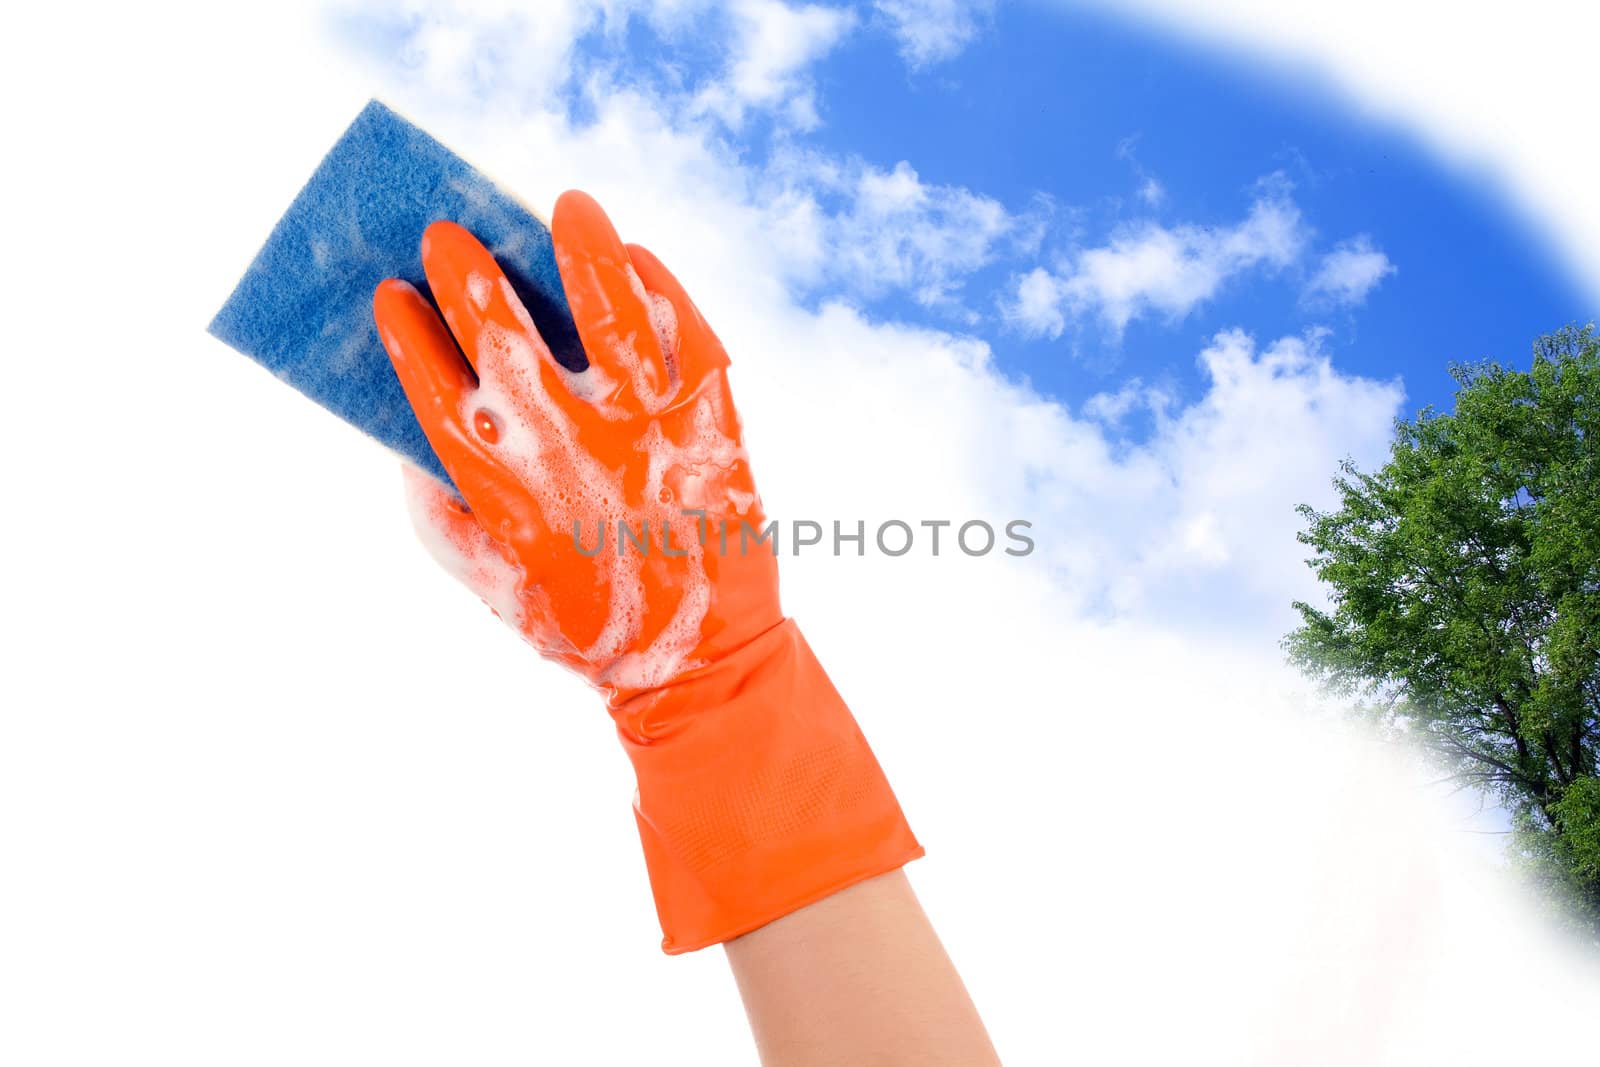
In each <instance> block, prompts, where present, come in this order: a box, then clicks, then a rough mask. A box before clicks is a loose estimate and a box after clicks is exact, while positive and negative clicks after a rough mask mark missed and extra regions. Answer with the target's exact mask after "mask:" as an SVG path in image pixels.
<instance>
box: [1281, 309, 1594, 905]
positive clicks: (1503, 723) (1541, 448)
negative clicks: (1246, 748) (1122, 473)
mask: <svg viewBox="0 0 1600 1067" xmlns="http://www.w3.org/2000/svg"><path fill="white" fill-rule="evenodd" d="M1451 373H1452V375H1453V376H1454V378H1455V380H1456V382H1457V385H1458V390H1457V392H1456V397H1455V411H1454V412H1453V413H1448V414H1445V413H1440V412H1436V411H1434V410H1433V409H1431V408H1430V409H1427V410H1424V411H1423V412H1421V413H1420V414H1419V415H1418V417H1417V418H1416V419H1415V420H1413V421H1409V422H1407V421H1401V422H1399V423H1397V425H1396V433H1395V440H1394V443H1393V445H1392V447H1391V451H1390V455H1389V459H1388V462H1386V463H1385V464H1384V465H1383V466H1382V467H1381V468H1380V469H1378V470H1377V471H1374V472H1371V473H1366V472H1363V471H1360V470H1358V469H1357V468H1356V467H1355V466H1354V465H1353V464H1350V463H1348V462H1347V463H1345V464H1344V465H1343V466H1342V467H1341V473H1340V475H1339V476H1338V477H1337V478H1335V480H1334V486H1335V488H1336V489H1337V490H1338V494H1339V506H1338V507H1337V508H1335V509H1334V510H1331V511H1327V512H1322V511H1317V510H1315V509H1313V508H1310V507H1302V508H1301V509H1300V513H1301V515H1302V516H1303V517H1304V519H1305V520H1306V528H1305V529H1304V530H1303V532H1302V533H1301V534H1300V540H1301V542H1302V543H1304V544H1306V545H1309V546H1310V547H1311V549H1312V551H1313V556H1312V558H1311V559H1309V560H1308V561H1307V562H1308V563H1309V564H1310V566H1311V567H1312V569H1313V570H1315V571H1316V573H1317V576H1318V577H1319V578H1320V579H1321V580H1322V581H1323V582H1324V583H1325V586H1326V588H1327V591H1328V596H1329V604H1328V606H1327V608H1325V609H1324V608H1320V607H1316V606H1313V605H1310V604H1305V603H1297V604H1296V605H1295V606H1296V608H1297V609H1298V610H1299V612H1300V614H1301V617H1302V619H1303V625H1301V626H1300V627H1299V628H1297V629H1296V630H1294V631H1293V632H1292V633H1291V634H1289V636H1288V637H1287V638H1286V639H1285V646H1286V648H1287V649H1288V651H1289V653H1290V655H1291V657H1292V659H1293V660H1294V661H1295V662H1296V663H1297V664H1299V665H1300V666H1301V667H1302V669H1304V670H1306V671H1307V672H1308V673H1310V674H1311V675H1313V676H1314V677H1317V678H1319V679H1320V680H1322V681H1323V682H1324V683H1326V684H1328V685H1329V686H1331V687H1333V688H1334V689H1336V690H1339V691H1341V692H1343V693H1345V694H1347V695H1351V696H1354V697H1355V698H1356V699H1357V704H1358V706H1359V707H1362V708H1364V709H1366V710H1367V711H1368V712H1369V713H1370V714H1371V715H1373V716H1374V717H1375V718H1377V719H1378V720H1379V721H1380V722H1382V723H1384V724H1385V725H1387V726H1389V727H1392V728H1393V729H1395V730H1397V731H1400V732H1403V733H1405V734H1407V735H1409V736H1411V737H1413V738H1415V739H1416V740H1418V741H1419V742H1421V743H1422V744H1423V745H1424V746H1426V747H1427V748H1428V749H1429V750H1431V751H1432V752H1433V753H1434V754H1435V755H1436V756H1437V757H1438V759H1440V760H1441V761H1443V763H1444V764H1445V765H1446V766H1447V767H1448V768H1449V770H1450V771H1451V772H1452V774H1453V775H1454V776H1455V777H1456V778H1457V779H1459V780H1460V781H1462V782H1464V783H1468V784H1471V785H1476V786H1478V787H1481V788H1482V789H1484V790H1486V791H1488V792H1490V793H1492V794H1493V795H1495V796H1496V797H1497V798H1499V799H1500V800H1502V801H1503V802H1504V803H1506V804H1507V805H1508V806H1509V807H1510V808H1511V809H1512V810H1513V811H1514V812H1515V813H1516V824H1517V828H1518V832H1517V837H1516V839H1515V840H1516V842H1517V847H1518V849H1519V852H1520V854H1521V855H1522V856H1523V858H1524V859H1525V860H1526V861H1527V862H1528V863H1529V865H1530V867H1531V868H1532V869H1533V870H1534V871H1535V872H1536V874H1537V875H1538V877H1539V879H1540V881H1541V882H1542V883H1543V884H1545V885H1546V886H1547V887H1548V888H1549V889H1550V890H1551V891H1552V892H1553V893H1558V894H1560V895H1561V896H1562V897H1564V898H1565V899H1567V900H1569V901H1571V902H1573V903H1575V904H1576V906H1577V911H1576V914H1578V915H1579V916H1580V919H1581V921H1582V922H1583V923H1584V924H1585V925H1586V926H1587V927H1588V928H1589V930H1590V931H1591V932H1592V933H1593V934H1594V935H1595V936H1597V937H1600V777H1597V770H1596V756H1597V749H1600V443H1597V437H1596V434H1597V431H1600V339H1597V338H1596V336H1595V333H1594V328H1593V326H1590V327H1587V328H1584V329H1576V328H1571V327H1569V328H1567V329H1564V330H1561V331H1559V332H1557V333H1555V334H1551V335H1548V336H1545V337H1542V338H1540V339H1539V340H1538V341H1537V342H1535V344H1534V360H1533V365H1532V367H1531V369H1529V370H1527V371H1519V370H1515V369H1512V368H1508V367H1505V366H1501V365H1500V364H1498V363H1492V362H1491V363H1481V364H1473V365H1463V366H1456V367H1453V368H1452V369H1451Z"/></svg>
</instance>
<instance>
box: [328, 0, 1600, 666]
mask: <svg viewBox="0 0 1600 1067" xmlns="http://www.w3.org/2000/svg"><path fill="white" fill-rule="evenodd" d="M334 26H335V30H336V34H335V36H336V38H337V40H338V41H339V42H340V43H341V45H342V46H343V47H345V48H346V49H348V50H349V53H360V54H362V55H363V56H364V58H365V60H366V61H367V62H366V67H365V69H366V70H368V71H370V72H371V73H372V74H373V75H374V81H373V87H372V88H373V91H374V92H378V93H382V94H385V95H388V96H390V97H391V98H392V99H393V101H394V102H395V103H396V104H397V105H398V106H400V107H401V109H402V110H403V111H406V112H408V113H410V114H411V115H413V116H414V117H415V118H417V119H418V121H420V122H422V123H423V125H424V126H426V127H428V128H430V129H432V130H433V131H434V132H435V133H436V134H437V135H439V136H440V137H441V138H442V139H444V140H445V141H446V143H449V144H451V145H452V146H453V147H456V148H457V149H458V150H459V151H461V152H462V153H463V154H464V155H466V156H467V158H469V159H472V160H473V161H474V162H475V163H477V164H478V165H479V166H481V167H483V168H484V169H485V170H487V171H488V172H489V173H491V174H493V175H495V176H496V177H497V178H499V179H500V180H502V181H503V182H505V183H507V184H508V185H509V187H511V188H513V189H515V190H517V191H518V192H519V193H520V194H522V195H524V196H525V197H527V198H528V199H529V200H530V201H531V202H532V203H534V204H535V205H542V206H544V207H545V208H548V206H549V204H550V203H551V202H553V200H554V198H555V195H556V194H557V193H558V192H559V191H560V190H561V189H563V188H567V187H571V186H579V187H583V188H587V189H589V190H590V191H591V192H594V193H595V194H596V195H597V196H598V197H599V198H600V200H601V202H602V203H605V204H607V206H608V209H609V210H610V211H611V212H612V215H613V217H614V218H615V219H617V220H618V224H619V227H620V228H621V229H622V231H623V233H624V234H625V235H626V236H628V237H629V238H630V239H635V240H642V241H643V242H644V243H646V244H649V245H651V246H652V247H653V248H654V249H655V250H656V251H657V252H659V253H662V255H663V258H664V259H665V260H666V261H667V262H669V263H670V264H672V265H673V266H674V269H675V270H677V271H678V272H679V273H680V276H682V277H683V278H684V279H685V281H686V284H687V285H688V287H689V289H690V291H691V292H693V293H695V294H696V299H697V300H699V301H700V302H701V305H702V307H703V308H704V309H706V310H707V313H708V316H709V317H710V319H711V321H712V322H713V323H714V325H715V326H716V328H717V330H718V332H719V334H721V335H722V337H723V339H724V341H725V342H726V343H727V345H728V347H729V351H730V353H732V355H733V357H734V360H735V364H736V366H737V367H738V372H737V373H738V378H739V380H738V389H739V395H740V403H741V408H742V409H743V410H745V412H746V414H747V415H749V416H750V424H751V426H752V427H754V428H755V429H754V430H753V431H752V432H753V433H756V434H758V435H759V436H760V438H761V440H759V441H758V442H757V445H758V447H759V448H760V449H761V450H762V451H761V454H762V455H763V456H767V455H772V454H774V453H773V451H772V450H773V447H774V446H773V445H771V444H769V443H767V442H772V441H778V442H783V443H784V444H785V446H787V447H788V448H790V449H792V450H793V451H792V454H793V455H794V456H796V457H800V456H803V457H804V459H805V462H806V463H807V464H809V465H811V466H814V467H816V468H818V469H819V470H823V471H826V473H827V475H828V477H827V478H826V479H825V480H824V481H822V482H819V483H818V486H817V492H818V497H817V500H816V501H815V503H814V505H813V506H814V508H815V509H816V510H819V511H829V513H832V512H831V511H830V510H829V509H833V510H838V509H840V508H843V507H847V506H851V507H863V508H867V509H873V510H874V511H875V513H876V512H882V513H890V512H892V511H893V510H894V509H895V508H896V507H899V508H902V509H904V510H915V511H918V512H927V513H934V512H936V511H939V510H940V509H946V510H952V509H955V508H970V507H973V506H977V505H981V506H983V507H985V508H992V509H995V510H996V511H1001V512H1004V513H1006V514H1010V515H1028V516H1030V517H1031V518H1032V519H1033V520H1034V521H1035V522H1036V524H1037V525H1038V527H1039V528H1040V529H1048V530H1049V531H1050V536H1049V538H1048V539H1047V540H1048V542H1049V548H1048V549H1047V551H1046V552H1045V553H1043V554H1046V555H1048V558H1049V562H1050V563H1051V565H1052V566H1053V567H1054V568H1055V573H1056V574H1057V576H1058V577H1059V578H1060V588H1061V590H1062V596H1063V598H1064V603H1069V604H1070V605H1073V606H1074V608H1073V610H1076V607H1082V608H1084V610H1087V611H1091V612H1095V613H1097V617H1100V616H1102V615H1104V614H1110V615H1113V616H1116V617H1120V618H1130V617H1149V618H1152V619H1158V620H1160V622H1161V624H1162V625H1171V626H1176V627H1179V628H1182V629H1185V630H1198V631H1208V632H1209V631H1215V630H1217V629H1218V627H1226V628H1228V629H1229V630H1230V632H1233V633H1236V634H1245V635H1248V639H1249V641H1250V642H1251V643H1252V644H1253V645H1254V646H1255V647H1257V648H1260V649H1263V650H1265V652H1266V653H1267V654H1268V655H1270V656H1272V657H1276V656H1277V655H1278V653H1277V640H1278V638H1279V637H1280V636H1281V634H1282V633H1283V632H1284V630H1285V629H1287V628H1288V626H1290V625H1291V624H1292V623H1293V622H1294V621H1295V617H1294V616H1293V613H1292V612H1291V611H1290V608H1289V605H1290V602H1291V601H1292V600H1294V599H1297V598H1308V597H1309V598H1315V597H1316V596H1318V595H1320V591H1319V590H1318V589H1317V587H1316V586H1315V582H1314V580H1313V579H1312V578H1311V576H1310V574H1309V572H1308V571H1307V569H1306V567H1305V565H1304V559H1303V549H1302V547H1301V546H1300V545H1299V544H1298V543H1297V542H1296V539H1295V534H1296V532H1297V531H1298V529H1299V527H1300V520H1299V518H1298V516H1297V515H1296V513H1295V506H1296V505H1298V504H1301V503H1310V504H1312V505H1313V506H1326V505H1327V504H1329V503H1331V500H1330V498H1329V496H1328V493H1329V488H1328V487H1329V480H1330V478H1331V476H1332V475H1333V473H1334V472H1335V470H1336V469H1337V467H1338V464H1339V462H1340V461H1341V460H1343V459H1345V458H1351V459H1354V460H1355V461H1356V462H1358V463H1359V464H1361V465H1363V466H1368V467H1370V466H1373V465H1375V464H1376V463H1378V462H1381V460H1382V458H1383V455H1384V453H1385V452H1386V450H1387V445H1388V441H1389V436H1390V428H1391V424H1392V420H1393V418H1394V417H1395V416H1396V415H1397V414H1409V413H1412V412H1415V411H1416V410H1417V409H1418V408H1420V407H1421V406H1423V405H1425V404H1430V403H1431V404H1436V405H1445V404H1448V403H1449V401H1450V397H1451V392H1452V388H1453V386H1452V382H1451V380H1450V379H1449V377H1448V373H1447V368H1448V365H1449V363H1450V362H1451V361H1453V360H1474V359H1478V358H1483V357H1491V356H1492V357H1497V358H1500V359H1502V360H1507V361H1521V360H1525V359H1526V358H1527V352H1528V348H1529V343H1530V341H1531V340H1532V338H1533V337H1534V336H1536V335H1537V334H1539V333H1541V332H1545V331H1548V330H1551V329H1554V328H1556V327H1558V326H1560V325H1562V324H1564V323H1566V322H1569V321H1573V320H1586V319H1587V318H1588V317H1590V315H1592V310H1591V309H1592V302H1588V301H1586V300H1585V299H1584V298H1582V297H1581V296H1580V294H1579V292H1578V290H1577V287H1576V285H1575V284H1574V283H1573V282H1572V281H1570V280H1568V279H1567V278H1565V277H1563V276H1562V275H1561V274H1560V272H1559V268H1558V267H1556V265H1555V264H1556V263H1557V262H1558V261H1557V259H1556V257H1555V256H1554V255H1553V254H1551V253H1550V252H1549V251H1548V250H1546V249H1544V248H1542V247H1540V246H1539V244H1538V243H1537V242H1536V241H1535V240H1534V239H1533V238H1531V237H1530V236H1529V235H1530V234H1531V233H1532V232H1533V231H1532V229H1531V227H1527V226H1525V225H1524V224H1523V223H1522V222H1521V221H1519V220H1517V219H1516V218H1514V217H1512V216H1511V214H1510V212H1509V210H1508V209H1507V208H1506V207H1505V206H1504V205H1503V204H1501V203H1499V202H1497V201H1496V200H1494V199H1493V198H1491V197H1490V196H1489V195H1488V194H1487V193H1486V192H1484V191H1483V189H1481V188H1479V187H1477V186H1475V185H1474V184H1473V182H1472V181H1470V180H1468V179H1466V178H1463V177H1461V176H1458V175H1455V174H1452V173H1448V172H1447V171H1446V169H1445V168H1443V167H1442V166H1441V165H1440V164H1438V163H1437V162H1435V161H1433V160H1431V159H1430V158H1429V157H1428V156H1426V155H1425V154H1424V153H1423V152H1422V151H1421V150H1420V149H1419V148H1418V147H1416V146H1415V145H1414V144H1413V143H1411V142H1410V141H1409V140H1408V139H1407V138H1405V137H1402V136H1400V135H1398V134H1395V133H1393V132H1389V131H1386V130H1383V129H1380V128H1375V127H1374V126H1373V125H1372V124H1370V123H1368V122H1366V121H1364V120H1361V119H1358V118H1356V117H1353V116H1352V113H1351V112H1350V109H1349V108H1348V106H1347V105H1346V104H1344V103H1342V102H1339V101H1335V100H1333V99H1332V98H1331V97H1327V96H1325V95H1321V94H1319V93H1318V92H1315V91H1313V90H1312V89H1311V88H1309V87H1308V86H1307V85H1296V84H1289V83H1287V82H1285V81H1284V80H1282V79H1278V78H1270V77H1268V76H1266V75H1264V74H1261V73H1260V72H1258V71H1255V70H1252V69H1251V68H1249V67H1248V66H1247V65H1245V64H1243V63H1242V62H1241V61H1239V60H1237V59H1234V58H1224V57H1219V56H1217V55H1215V54H1212V53H1209V52H1202V51H1199V50H1194V49H1191V48H1189V47H1187V46H1182V45H1178V44H1175V43H1173V40H1172V39H1169V38H1166V37H1161V36H1158V35H1157V34H1155V33H1154V32H1151V31H1147V30H1146V29H1144V28H1141V27H1139V26H1136V25H1133V24H1130V23H1124V22H1122V21H1118V20H1116V19H1111V18H1106V17H1103V16H1098V15H1093V14H1088V13H1084V12H1083V11H1081V10H1078V9H1077V8H1069V7H1064V6H1058V5H1054V4H1046V3H1042V2H1041V3H1029V2H1024V0H1019V2H1016V3H1009V4H996V3H986V2H983V0H977V2H966V3H963V2H960V0H874V2H872V3H865V2H862V3H843V2H829V3H802V2H793V0H654V2H649V0H560V2H556V0H550V2H549V3H547V4H544V5H541V6H540V8H539V10H538V13H537V15H534V14H530V13H528V12H526V11H521V10H518V9H500V8H495V7H492V6H491V7H489V8H486V9H483V10H478V9H476V8H474V9H471V10H469V9H467V8H457V7H455V6H450V5H446V6H427V5H424V6H420V7H416V8H406V9H403V10H401V11H399V12H397V11H396V10H395V9H393V8H391V7H387V6H384V7H371V8H368V9H365V10H360V11H356V12H354V13H350V12H346V13H345V14H343V15H342V16H339V17H338V18H337V19H336V20H335V23H334ZM349 53H347V54H349ZM908 327H909V328H908ZM824 367H827V368H831V369H830V370H829V371H828V372H827V373H826V374H825V373H823V368H824ZM845 378H849V379H851V380H852V382H853V387H854V390H853V394H852V396H851V397H850V398H849V401H848V402H846V401H845V399H844V398H843V397H841V395H840V392H839V390H838V389H837V387H836V384H835V383H837V382H838V381H840V380H842V379H845ZM956 383H959V384H956ZM1019 384H1026V385H1029V386H1031V387H1032V389H1031V390H1030V389H1028V388H1018V387H1017V386H1018V385H1019ZM856 409H859V410H856ZM852 410H856V414H855V415H853V416H852V415H851V414H850V412H851V411H852ZM815 411H825V412H828V413H829V415H830V416H831V417H832V420H833V421H834V422H835V423H836V424H837V425H839V426H842V427H846V428H848V429H847V433H848V434H849V435H850V436H848V437H845V438H843V439H842V440H841V441H840V442H837V443H831V444H830V446H829V447H830V449H835V451H824V450H822V449H820V448H819V444H818V441H817V439H816V435H815V426H814V425H812V424H811V423H809V422H808V421H807V419H808V418H809V417H810V415H811V413H812V412H815ZM752 413H753V414H752ZM863 426H869V427H870V428H871V429H870V432H867V431H865V430H863V429H862V427H863ZM932 440H939V441H941V442H943V445H942V448H943V449H944V450H945V451H944V453H943V454H942V455H941V456H940V457H939V458H938V459H937V461H935V460H934V459H933V458H931V457H930V456H929V455H927V454H925V453H926V449H923V451H922V453H918V451H917V449H918V447H919V446H918V445H916V444H915V443H916V442H928V441H932ZM863 455H876V456H878V457H880V462H881V463H891V462H894V461H895V460H896V458H897V457H904V461H905V463H913V464H916V465H917V467H916V472H915V476H914V477H913V476H911V475H910V473H909V472H910V470H911V468H909V467H907V466H905V465H904V463H903V464H902V465H901V466H900V468H899V469H898V470H897V472H896V477H895V479H894V480H893V481H892V482H891V483H884V482H874V483H871V484H868V480H869V475H870V473H871V465H867V466H862V464H861V462H860V460H859V458H858V457H860V456H863ZM762 462H763V464H764V466H763V469H770V465H771V464H772V462H773V461H772V460H763V461H762ZM856 468H860V470H859V472H857V473H859V478H856V476H855V474H853V473H852V472H853V471H855V469H856ZM856 481H861V483H862V484H860V485H857V484H855V483H856ZM891 487H892V488H893V492H890V488H891ZM798 499H799V497H798V495H797V494H795V493H794V492H793V490H789V492H788V495H786V496H785V500H787V501H789V502H790V504H789V507H791V508H794V509H795V510H799V508H798V507H796V505H795V504H794V503H793V502H794V501H796V500H798ZM851 500H855V501H858V502H859V503H857V504H848V503H847V502H848V501H851Z"/></svg>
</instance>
